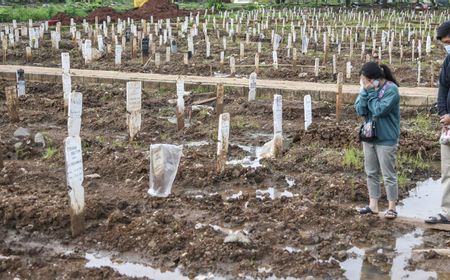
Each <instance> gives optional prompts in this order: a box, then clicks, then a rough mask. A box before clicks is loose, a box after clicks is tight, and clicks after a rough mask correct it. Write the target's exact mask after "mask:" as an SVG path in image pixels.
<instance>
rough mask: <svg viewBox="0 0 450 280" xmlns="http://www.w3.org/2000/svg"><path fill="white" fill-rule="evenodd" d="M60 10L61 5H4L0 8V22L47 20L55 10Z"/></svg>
mask: <svg viewBox="0 0 450 280" xmlns="http://www.w3.org/2000/svg"><path fill="white" fill-rule="evenodd" d="M59 11H61V7H58V6H54V5H50V6H47V7H42V6H40V7H27V6H18V7H14V6H13V7H6V8H0V22H11V21H12V20H14V19H15V20H17V21H27V20H28V19H32V20H35V21H37V20H47V19H50V18H51V17H53V16H54V15H55V14H56V13H57V12H59Z"/></svg>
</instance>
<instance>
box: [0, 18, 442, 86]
mask: <svg viewBox="0 0 450 280" xmlns="http://www.w3.org/2000/svg"><path fill="white" fill-rule="evenodd" d="M152 26H153V25H152ZM51 28H54V27H51ZM78 28H79V29H82V27H80V26H79V27H78ZM178 29H179V28H176V29H175V27H174V28H173V32H174V36H175V38H176V41H177V44H178V52H177V53H176V54H172V55H171V58H170V62H166V47H168V46H169V44H167V45H164V44H163V45H162V46H159V39H158V37H157V36H153V37H154V38H155V39H154V40H155V41H156V52H159V53H160V56H161V65H160V66H159V67H156V66H155V59H154V55H153V54H151V55H153V58H152V60H151V61H150V62H149V64H148V65H147V66H146V67H144V66H143V65H144V64H145V61H144V62H143V59H142V58H141V53H140V51H138V54H137V55H136V57H134V58H132V56H131V42H127V43H126V48H125V50H124V51H123V53H122V65H115V62H114V42H113V38H104V42H105V44H111V45H112V48H111V53H109V54H108V53H106V51H105V53H104V55H103V57H101V58H100V59H99V60H97V61H93V62H91V63H90V64H89V65H85V63H84V59H83V57H82V55H81V51H79V50H78V44H77V43H76V42H75V41H73V40H71V38H70V34H69V31H68V30H67V28H66V27H63V34H62V38H63V39H62V41H61V42H60V49H59V50H55V49H52V45H51V40H50V33H46V34H45V36H44V37H45V39H44V41H42V42H41V43H40V49H39V50H35V49H33V50H32V53H33V57H32V60H31V62H29V63H27V62H26V60H25V47H26V46H27V44H28V42H27V41H22V42H21V43H19V44H18V45H17V46H16V48H15V49H9V50H8V54H7V59H6V61H5V62H4V64H18V65H32V66H47V67H61V55H60V53H61V52H69V53H70V57H71V67H72V68H77V69H101V70H116V71H129V72H144V73H159V74H178V75H199V76H206V77H208V76H215V75H220V76H224V75H225V76H227V75H228V76H230V75H231V72H230V71H231V70H230V59H229V58H230V56H234V57H235V59H236V73H235V74H233V76H237V77H239V76H246V77H247V76H249V75H250V74H251V73H252V72H253V71H255V67H254V65H255V53H256V52H257V41H258V40H260V39H259V38H257V37H253V36H252V37H251V40H250V41H251V42H250V43H249V44H246V45H245V55H244V58H243V59H240V57H239V55H240V46H239V44H240V41H244V42H245V34H241V35H239V36H237V37H236V38H230V37H229V36H227V38H228V39H227V40H228V42H227V50H226V51H225V59H224V65H223V66H222V65H221V64H220V52H221V51H222V50H223V40H222V37H220V38H218V37H217V36H216V32H215V31H214V30H210V31H209V38H210V41H211V57H209V58H206V42H205V38H204V35H203V33H202V32H201V31H200V28H199V36H197V37H195V39H194V45H195V46H194V49H195V54H194V55H193V57H192V59H190V60H189V63H188V65H185V64H184V63H183V60H184V53H187V51H188V47H187V38H184V39H182V38H181V37H179V36H178ZM219 33H220V34H221V36H224V35H226V34H227V33H226V32H225V31H220V32H219ZM338 33H339V32H338ZM380 33H381V32H380ZM269 35H270V34H269ZM269 35H267V34H266V36H269ZM109 36H110V34H109ZM380 36H381V35H380ZM83 38H87V34H83ZM283 40H284V41H283V42H282V44H281V46H280V49H279V51H278V64H279V67H278V69H274V68H273V66H272V63H273V60H272V44H271V43H270V37H267V38H265V39H263V40H261V41H262V52H261V54H260V58H259V64H260V69H259V73H258V74H259V75H258V78H261V79H284V80H293V81H309V82H314V81H317V82H325V83H335V82H336V78H337V77H336V75H334V74H333V64H332V55H333V54H336V55H337V53H338V47H337V45H330V49H329V51H328V55H327V59H326V60H324V53H323V44H322V43H320V42H319V43H318V44H317V45H315V44H313V43H310V45H309V50H308V53H307V54H301V40H300V38H299V39H298V41H297V42H296V43H295V44H294V47H296V48H297V49H298V61H296V62H294V61H293V59H292V50H291V54H290V57H288V50H287V49H286V45H287V35H286V36H285V38H284V39H283ZM377 40H378V42H380V40H381V38H378V39H377ZM119 41H120V42H121V38H120V37H119ZM368 45H369V42H367V43H366V46H367V47H366V51H365V52H364V54H362V55H361V42H358V43H355V46H354V53H353V56H352V57H350V55H349V52H350V51H349V50H350V46H349V44H348V43H343V44H342V54H341V55H337V61H336V65H337V66H336V67H337V68H336V69H337V72H342V73H344V77H345V73H346V64H347V62H349V61H350V62H351V64H352V67H353V68H352V75H351V78H345V81H344V82H345V83H349V84H358V83H359V70H360V69H361V67H362V65H363V64H364V63H365V62H366V55H369V56H370V57H371V59H374V58H373V56H372V50H371V48H369V47H368ZM92 47H93V48H94V47H95V48H96V47H97V43H96V42H95V41H93V42H92ZM411 48H412V45H411V43H409V45H408V44H407V43H405V46H404V47H403V52H404V58H403V60H400V50H399V48H398V46H397V45H396V46H395V47H394V49H393V52H392V57H393V59H392V63H389V58H388V52H387V50H385V51H383V54H382V57H381V62H382V63H385V64H389V66H390V67H391V69H392V70H393V72H394V74H395V76H396V77H397V79H398V81H399V83H400V84H401V85H402V86H410V87H415V86H417V61H416V59H417V51H416V55H415V56H416V57H415V60H414V61H413V60H412V59H411V53H412V51H411ZM105 49H106V47H105ZM150 51H151V48H150ZM422 52H423V53H424V55H423V58H422V59H421V67H422V68H421V69H422V71H421V83H420V86H432V87H435V86H436V83H437V77H438V74H439V70H440V65H441V63H442V61H443V59H444V58H445V52H444V51H443V50H441V48H438V47H436V48H433V51H432V53H431V55H430V56H426V55H425V51H424V50H423V51H422ZM376 55H377V56H378V51H377V52H376ZM315 58H320V66H321V68H320V71H319V76H318V77H315V74H314V65H315Z"/></svg>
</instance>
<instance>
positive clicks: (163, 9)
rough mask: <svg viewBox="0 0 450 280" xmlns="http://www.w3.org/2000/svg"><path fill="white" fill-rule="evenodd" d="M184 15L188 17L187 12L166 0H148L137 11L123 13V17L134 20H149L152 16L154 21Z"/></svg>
mask: <svg viewBox="0 0 450 280" xmlns="http://www.w3.org/2000/svg"><path fill="white" fill-rule="evenodd" d="M185 15H189V12H188V11H185V10H180V9H178V7H177V5H175V4H173V3H171V2H170V1H168V0H150V1H148V2H147V3H145V4H144V5H143V6H142V7H140V8H139V9H136V10H131V11H130V12H126V13H125V16H127V17H131V18H134V19H141V18H144V19H149V18H150V16H153V17H154V18H155V19H162V18H173V17H179V16H185Z"/></svg>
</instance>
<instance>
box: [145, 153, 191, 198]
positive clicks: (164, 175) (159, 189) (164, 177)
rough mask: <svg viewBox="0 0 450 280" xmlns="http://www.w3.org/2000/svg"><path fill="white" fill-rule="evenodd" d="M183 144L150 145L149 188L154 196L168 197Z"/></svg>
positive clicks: (149, 191)
mask: <svg viewBox="0 0 450 280" xmlns="http://www.w3.org/2000/svg"><path fill="white" fill-rule="evenodd" d="M182 151H183V146H175V145H168V144H155V145H150V170H149V172H150V189H149V190H148V193H149V194H150V195H151V196H156V197H168V196H169V194H170V192H171V190H172V184H173V181H174V180H175V176H176V175H177V171H178V165H179V164H180V159H181V154H182Z"/></svg>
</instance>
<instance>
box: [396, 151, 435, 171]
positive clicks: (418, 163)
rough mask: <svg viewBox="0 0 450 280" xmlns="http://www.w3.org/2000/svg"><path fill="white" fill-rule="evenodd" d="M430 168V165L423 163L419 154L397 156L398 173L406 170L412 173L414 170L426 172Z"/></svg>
mask: <svg viewBox="0 0 450 280" xmlns="http://www.w3.org/2000/svg"><path fill="white" fill-rule="evenodd" d="M430 167H431V166H430V163H429V162H426V161H424V160H423V159H422V156H421V155H420V153H417V154H416V155H410V154H399V155H398V156H397V168H398V169H399V170H400V171H406V170H408V171H409V172H410V173H413V172H414V171H416V170H428V169H430Z"/></svg>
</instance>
